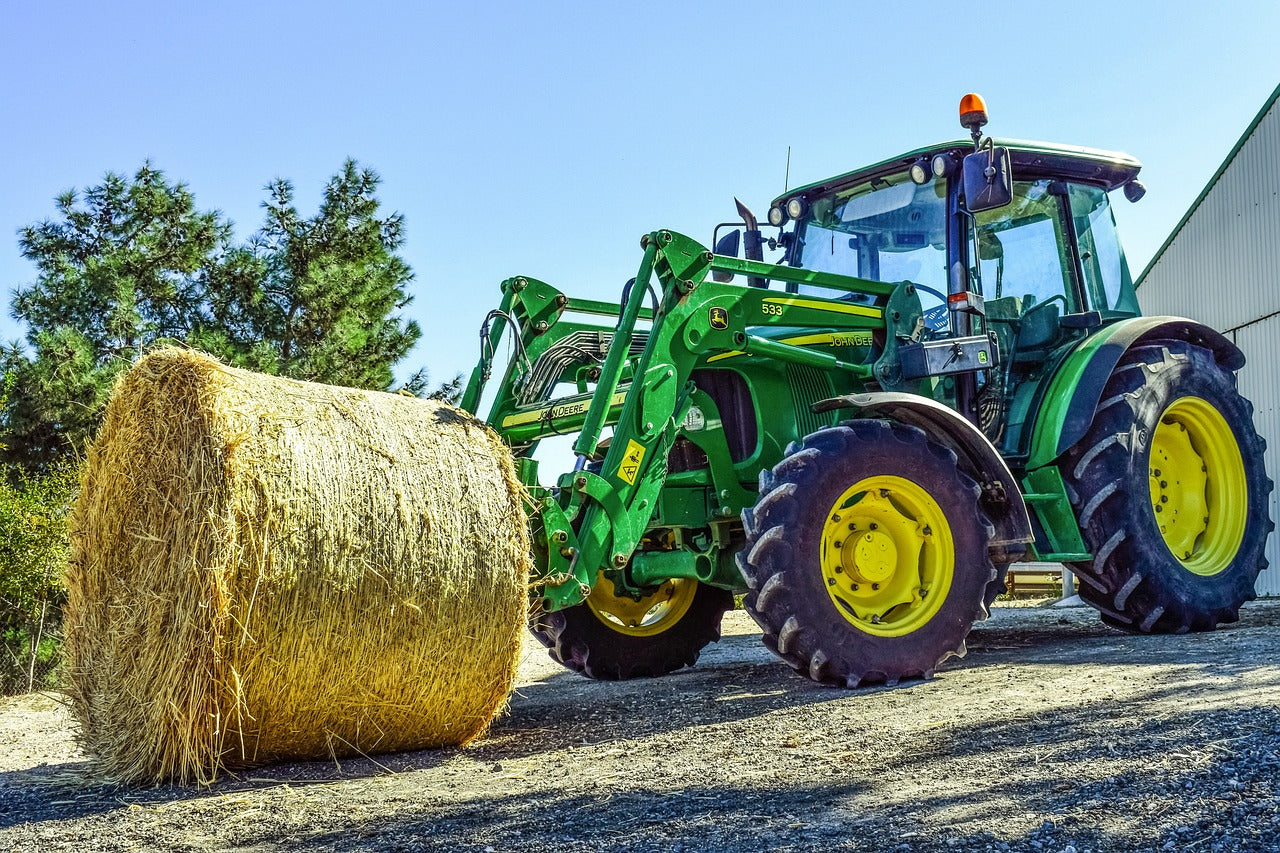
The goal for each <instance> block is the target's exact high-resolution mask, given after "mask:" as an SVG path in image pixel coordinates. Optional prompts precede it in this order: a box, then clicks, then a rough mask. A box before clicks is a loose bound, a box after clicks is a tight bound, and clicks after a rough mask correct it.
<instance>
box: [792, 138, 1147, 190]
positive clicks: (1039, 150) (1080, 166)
mask: <svg viewBox="0 0 1280 853" xmlns="http://www.w3.org/2000/svg"><path fill="white" fill-rule="evenodd" d="M994 142H995V144H996V145H998V146H1002V147H1005V148H1008V149H1009V154H1010V156H1011V157H1012V159H1013V174H1014V176H1015V177H1017V176H1018V175H1019V173H1020V172H1023V173H1027V172H1029V173H1032V174H1035V175H1038V176H1041V177H1046V176H1053V177H1060V178H1063V179H1065V180H1072V181H1083V182H1086V183H1091V184H1097V185H1098V186H1101V187H1103V188H1104V189H1106V190H1108V191H1110V190H1113V189H1115V188H1116V187H1119V186H1122V185H1123V184H1125V183H1127V182H1128V181H1131V180H1133V179H1134V178H1135V177H1137V175H1138V172H1139V171H1140V170H1141V169H1142V164H1141V163H1139V162H1138V161H1137V160H1135V159H1134V158H1133V157H1130V156H1129V155H1128V154H1124V153H1121V152H1119V151H1103V150H1101V149H1098V148H1081V147H1079V146H1075V145H1057V144H1054V143H1052V142H1031V141H1027V140H1022V139H994ZM972 151H973V142H971V141H970V140H968V139H957V140H954V141H952V142H940V143H938V144H936V145H930V146H927V147H925V148H917V149H916V150H915V151H908V152H907V153H905V154H899V155H898V156H896V157H890V158H889V159H887V160H881V161H880V162H879V163H876V164H874V165H871V166H866V167H864V168H861V169H857V170H855V171H852V172H845V173H844V174H843V175H836V176H835V177H833V178H827V179H826V180H822V181H816V182H814V183H812V184H806V185H804V186H802V187H797V188H796V189H794V190H788V191H787V192H785V193H783V194H782V195H780V196H778V197H777V198H775V199H774V200H773V203H774V204H780V203H782V202H783V201H785V200H786V199H789V198H792V197H794V196H797V195H805V196H809V195H819V194H822V193H825V192H829V191H832V190H838V189H842V188H844V187H847V186H851V185H853V184H857V183H861V182H863V181H866V180H869V179H871V178H874V177H876V176H877V175H884V174H888V173H891V172H898V171H901V170H903V169H906V168H907V167H908V166H910V165H911V164H912V163H914V162H916V161H917V160H920V159H922V158H923V159H927V158H931V157H933V156H934V155H935V154H944V153H948V152H950V153H954V154H958V155H960V156H963V155H965V154H968V153H970V152H972Z"/></svg>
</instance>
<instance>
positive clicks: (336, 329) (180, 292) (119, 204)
mask: <svg viewBox="0 0 1280 853" xmlns="http://www.w3.org/2000/svg"><path fill="white" fill-rule="evenodd" d="M378 185H379V177H378V175H377V174H376V173H374V172H373V171H372V170H370V169H367V168H362V167H360V166H359V165H358V164H357V163H356V162H355V161H353V160H348V161H347V162H346V163H344V164H343V166H342V168H341V169H340V170H339V171H338V173H337V174H336V175H334V177H333V178H332V179H331V180H330V181H329V183H328V185H327V186H326V187H325V191H324V198H323V201H322V202H321V204H320V210H319V212H318V213H317V214H316V215H315V216H313V217H306V216H303V215H302V214H300V213H299V212H298V210H297V208H296V206H295V205H294V201H293V199H294V191H293V185H292V184H291V183H290V182H289V181H286V180H278V181H275V182H273V183H272V184H270V185H269V186H268V187H267V191H268V199H267V201H265V202H264V203H263V207H264V209H265V211H266V221H265V224H264V225H263V227H262V229H261V230H260V231H259V232H257V233H256V234H255V235H254V236H253V237H252V238H251V239H250V240H249V242H248V244H247V245H244V246H235V245H232V243H231V224H230V223H229V222H228V221H226V220H225V219H224V218H223V217H222V216H221V214H219V213H217V212H216V211H203V212H202V211H199V210H198V209H197V208H196V205H195V200H194V198H193V196H192V194H191V192H190V191H189V190H188V189H187V188H186V186H185V185H183V184H181V183H171V182H169V181H168V180H167V178H166V177H165V175H164V173H162V172H161V171H159V170H157V169H155V168H153V167H152V166H151V165H150V164H149V163H148V164H146V165H144V166H143V167H142V168H141V169H140V170H138V172H137V173H136V174H135V175H134V176H133V177H132V178H131V179H129V178H125V177H122V176H120V175H116V174H108V175H107V176H106V178H105V179H104V180H103V182H102V184H100V185H99V186H95V187H92V188H90V189H89V190H86V191H85V192H84V193H83V194H77V193H75V192H74V191H72V192H67V193H64V194H63V195H62V196H60V197H58V199H57V214H58V215H57V216H56V217H55V218H53V219H50V220H47V221H44V222H41V223H39V224H37V225H32V226H29V227H27V228H24V229H22V231H21V232H20V245H21V248H22V253H23V255H24V256H25V257H26V258H27V259H29V260H30V261H31V262H32V263H34V264H35V266H36V269H37V271H38V276H37V278H36V281H35V282H34V283H32V284H30V285H29V286H26V287H22V288H19V289H18V290H17V291H16V292H15V294H14V297H13V300H12V303H11V310H12V314H13V316H14V318H15V319H17V320H20V321H23V322H25V323H26V325H27V328H28V332H27V339H26V345H25V346H22V345H11V346H8V347H5V348H0V369H3V371H4V374H5V377H6V379H7V380H8V381H11V382H12V383H13V387H14V393H13V394H11V395H10V397H9V401H8V403H7V404H6V405H4V406H2V407H0V435H2V436H3V437H4V440H5V442H6V443H7V444H8V445H9V447H8V449H0V462H7V463H10V464H17V465H20V466H22V467H24V468H27V469H35V470H42V469H44V468H46V467H47V466H49V465H50V464H52V463H53V462H54V461H55V460H57V459H59V458H61V457H62V456H64V455H66V454H67V453H72V452H75V449H76V448H78V447H80V446H82V445H83V444H84V443H85V442H86V441H87V439H88V438H90V437H91V435H92V433H93V431H94V429H96V426H97V424H98V422H99V420H100V418H101V413H102V408H103V406H104V404H105V402H106V399H107V397H108V395H109V394H110V391H111V386H112V383H113V382H114V380H115V377H116V376H117V375H118V374H119V373H120V372H121V371H122V370H124V369H125V368H126V367H128V365H129V364H130V363H132V361H133V360H134V359H136V358H137V356H138V355H139V354H140V353H141V352H142V351H144V350H145V349H146V348H148V347H150V346H154V345H156V344H158V343H162V342H171V341H172V342H180V343H185V344H188V345H190V346H193V347H195V348H197V349H201V350H204V351H206V352H210V353H212V354H213V355H215V356H218V357H220V358H222V359H224V360H226V361H228V362H230V363H232V364H236V365H239V366H243V367H248V368H250V369H253V370H259V371H263V372H266V373H272V374H278V375H283V376H289V377H293V378H297V379H307V380H312V381H318V382H328V383H332V384H336V385H349V386H355V387H361V388H375V389H386V388H388V387H390V385H391V383H392V381H393V376H392V367H393V366H394V365H395V363H396V362H397V361H399V360H400V359H401V358H403V357H404V355H405V354H406V353H407V352H408V351H409V349H410V348H412V346H413V345H414V343H415V342H416V341H417V340H418V338H419V337H420V335H421V331H420V330H419V328H418V326H417V324H416V323H413V322H411V321H405V320H403V319H401V318H400V317H399V316H397V314H396V312H398V311H400V310H401V309H403V308H404V306H405V305H406V304H408V302H409V300H410V297H409V294H408V291H407V286H408V284H409V283H410V281H411V280H412V278H413V273H412V271H411V270H410V268H409V266H408V265H407V264H406V263H405V262H404V261H403V260H402V259H401V258H400V257H399V256H398V255H397V254H396V251H397V250H398V249H399V248H400V246H401V245H402V243H403V241H404V236H403V232H404V222H403V219H402V217H401V216H400V215H399V214H395V213H392V214H385V215H384V214H382V213H381V212H380V206H379V202H378V199H377V195H376V192H377V189H378ZM448 392H449V389H448V388H447V387H445V388H442V389H440V391H439V392H437V393H441V394H447V393H448Z"/></svg>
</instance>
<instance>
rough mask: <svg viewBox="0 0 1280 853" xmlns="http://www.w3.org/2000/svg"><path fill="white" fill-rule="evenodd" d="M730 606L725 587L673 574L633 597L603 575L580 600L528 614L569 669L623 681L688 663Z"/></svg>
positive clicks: (716, 634)
mask: <svg viewBox="0 0 1280 853" xmlns="http://www.w3.org/2000/svg"><path fill="white" fill-rule="evenodd" d="M732 607H733V595H732V594H731V593H729V592H728V591H727V590H723V589H718V588H716V587H713V586H707V585H706V584H702V583H698V582H697V581H695V580H691V579H685V578H675V579H672V580H669V581H667V582H666V583H664V584H662V585H661V586H660V587H658V588H657V589H656V590H654V591H653V592H651V593H649V594H648V595H644V596H641V597H640V598H639V599H636V598H633V597H632V596H629V595H626V594H621V593H618V592H617V590H616V589H615V588H614V585H613V582H612V581H610V580H609V579H608V578H607V577H605V576H604V575H603V574H601V575H600V576H599V578H598V579H597V580H596V583H595V586H593V587H592V588H591V593H590V595H588V596H587V600H586V601H584V602H583V603H582V604H579V605H576V606H574V607H568V608H565V609H564V610H556V611H553V612H550V613H538V614H536V615H534V616H533V617H532V618H531V619H530V622H529V630H530V631H531V632H532V633H533V636H534V637H536V638H537V639H538V641H539V642H541V643H542V644H543V645H544V646H546V647H547V652H548V654H550V655H551V657H552V658H553V659H554V660H556V661H557V662H559V663H562V664H564V665H565V666H567V667H568V668H569V669H572V670H573V671H575V672H579V673H582V674H583V675H585V676H587V677H588V678H596V679H601V680H606V681H621V680H625V679H628V678H642V677H652V676H659V675H666V674H667V673H669V672H674V671H675V670H677V669H680V668H681V667H685V666H692V665H693V664H694V663H695V662H697V660H698V655H699V654H701V652H702V649H703V648H705V647H706V646H707V645H708V644H709V643H713V642H715V641H716V640H719V639H720V621H721V619H722V618H723V617H724V613H725V611H726V610H729V609H731V608H732Z"/></svg>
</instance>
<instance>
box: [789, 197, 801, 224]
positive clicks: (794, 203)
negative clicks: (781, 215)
mask: <svg viewBox="0 0 1280 853" xmlns="http://www.w3.org/2000/svg"><path fill="white" fill-rule="evenodd" d="M804 208H805V203H804V199H802V198H801V197H800V196H796V197H795V198H793V199H790V200H789V201H788V202H787V216H789V217H791V218H792V219H799V218H800V217H802V216H804Z"/></svg>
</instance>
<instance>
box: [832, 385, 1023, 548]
mask: <svg viewBox="0 0 1280 853" xmlns="http://www.w3.org/2000/svg"><path fill="white" fill-rule="evenodd" d="M837 409H842V410H849V411H850V412H851V414H852V416H853V417H854V418H886V419H888V420H893V421H897V422H899V423H904V424H908V425H910V426H913V427H916V428H917V429H920V430H923V431H924V432H925V433H926V434H927V435H928V436H929V437H930V438H932V439H933V440H934V441H936V442H938V443H939V444H941V445H943V446H944V447H946V448H948V449H950V450H951V451H953V452H954V453H955V454H956V458H957V460H958V461H959V464H960V468H961V470H963V471H964V472H965V473H967V474H968V475H969V476H971V477H973V478H974V479H975V480H976V481H977V482H978V485H979V486H981V488H982V496H981V498H980V499H979V500H980V501H981V503H982V508H983V510H984V511H985V512H986V513H987V516H988V517H989V518H990V519H991V521H992V522H993V523H994V524H995V526H996V532H995V535H994V536H993V537H992V539H991V543H990V549H989V550H990V553H991V559H992V561H993V562H995V563H1008V562H1011V561H1013V560H1017V559H1019V558H1021V557H1022V555H1023V554H1024V553H1025V551H1026V548H1027V544H1028V543H1029V542H1031V541H1032V539H1033V536H1032V532H1031V520H1030V518H1029V517H1028V515H1027V506H1026V504H1025V503H1024V502H1023V500H1022V491H1021V489H1019V488H1018V481H1017V480H1015V479H1014V478H1013V474H1012V473H1010V471H1009V466H1008V465H1006V464H1005V461H1004V459H1003V458H1002V457H1001V456H1000V453H999V451H997V450H996V449H995V447H993V446H992V444H991V442H990V441H988V440H987V437H986V436H985V435H983V434H982V431H981V430H979V429H978V428H977V427H976V426H974V425H973V424H971V423H969V422H968V421H967V420H965V419H964V418H963V417H961V416H960V415H959V414H958V413H956V412H955V411H954V410H952V409H949V408H947V407H946V406H944V405H942V404H941V403H939V402H937V401H935V400H931V399H929V398H928V397H922V396H920V395H918V394H906V393H902V392H897V391H873V392H870V393H866V394H849V395H847V396H844V397H832V398H831V399H828V400H822V401H819V402H817V403H814V404H813V411H815V412H830V411H834V410H837Z"/></svg>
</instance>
